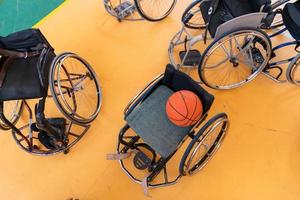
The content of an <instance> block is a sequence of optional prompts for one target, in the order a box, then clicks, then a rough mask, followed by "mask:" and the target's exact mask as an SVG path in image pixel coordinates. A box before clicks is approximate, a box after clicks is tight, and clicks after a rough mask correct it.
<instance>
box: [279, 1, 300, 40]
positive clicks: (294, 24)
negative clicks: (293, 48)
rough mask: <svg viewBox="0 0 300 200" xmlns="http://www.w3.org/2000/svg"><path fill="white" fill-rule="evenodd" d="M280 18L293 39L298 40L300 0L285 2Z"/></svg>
mask: <svg viewBox="0 0 300 200" xmlns="http://www.w3.org/2000/svg"><path fill="white" fill-rule="evenodd" d="M282 19H283V22H284V24H285V26H286V28H287V29H288V30H289V32H290V34H291V35H292V36H293V37H294V38H295V40H298V41H300V1H297V2H295V3H288V4H286V5H285V7H284V9H283V12H282Z"/></svg>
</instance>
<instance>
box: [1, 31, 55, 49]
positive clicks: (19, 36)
mask: <svg viewBox="0 0 300 200" xmlns="http://www.w3.org/2000/svg"><path fill="white" fill-rule="evenodd" d="M38 44H46V45H47V46H48V47H51V45H50V44H49V42H48V41H47V39H46V38H45V37H44V36H43V34H42V33H41V31H40V30H39V29H26V30H22V31H18V32H15V33H12V34H10V35H8V36H6V37H1V36H0V48H4V49H8V50H17V51H25V50H27V51H28V50H31V48H34V47H36V46H37V45H38ZM51 48H52V47H51Z"/></svg>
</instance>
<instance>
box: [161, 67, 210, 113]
mask: <svg viewBox="0 0 300 200" xmlns="http://www.w3.org/2000/svg"><path fill="white" fill-rule="evenodd" d="M162 83H163V84H164V85H166V86H167V87H169V88H170V89H172V90H173V91H174V92H176V91H179V90H190V91H192V92H194V93H195V94H197V96H198V97H199V98H200V99H201V101H202V105H203V114H205V113H206V112H208V111H209V109H210V107H211V105H212V104H213V102H214V96H213V95H211V94H210V93H208V92H207V91H206V90H204V89H203V88H202V87H201V86H200V85H199V84H198V83H197V82H195V81H194V80H193V79H192V78H191V77H189V76H188V75H187V74H185V73H183V72H181V71H178V70H176V69H175V68H174V67H173V66H172V65H170V64H168V65H167V68H166V71H165V74H164V78H163V80H162Z"/></svg>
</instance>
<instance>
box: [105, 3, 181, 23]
mask: <svg viewBox="0 0 300 200" xmlns="http://www.w3.org/2000/svg"><path fill="white" fill-rule="evenodd" d="M103 3H104V7H105V9H106V11H107V12H108V13H109V14H110V15H112V16H113V17H115V18H117V19H118V21H120V22H121V21H122V20H129V21H138V20H144V19H146V20H148V21H152V22H156V21H160V20H163V19H164V18H166V17H167V16H168V15H169V14H170V13H171V12H172V10H173V9H174V7H175V5H176V0H156V1H155V3H154V2H152V1H149V0H134V1H131V0H120V1H114V0H103Z"/></svg>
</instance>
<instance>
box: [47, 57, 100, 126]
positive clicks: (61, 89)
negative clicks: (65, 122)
mask: <svg viewBox="0 0 300 200" xmlns="http://www.w3.org/2000/svg"><path fill="white" fill-rule="evenodd" d="M67 59H69V60H72V62H71V61H68V63H69V64H70V63H72V64H70V65H69V64H68V63H67ZM74 63H75V64H76V63H77V64H80V66H81V67H82V66H83V70H84V72H81V71H80V72H78V70H80V67H78V66H76V67H75V68H74V65H75V64H74ZM70 70H74V71H70ZM86 80H87V81H90V82H89V83H85V82H84V81H86ZM75 81H78V82H75ZM49 85H50V91H51V94H52V97H53V99H54V102H55V104H56V105H57V107H58V108H59V110H60V111H61V112H62V114H64V115H65V117H67V118H68V119H69V120H70V121H72V122H75V123H78V124H89V123H90V122H92V121H93V120H94V119H95V118H96V117H97V115H98V114H99V112H100V108H101V104H102V92H101V88H100V84H99V81H98V78H97V75H96V73H95V72H94V70H93V69H92V67H91V66H90V65H89V64H88V62H87V61H85V60H84V59H83V58H81V57H80V56H78V55H76V54H74V53H69V52H67V53H62V54H60V55H58V56H56V58H55V59H54V60H53V62H52V65H51V68H50V73H49ZM88 86H89V87H90V88H91V89H92V90H93V91H88V93H87V94H85V93H83V92H84V90H86V88H87V87H88ZM88 89H89V88H88ZM76 95H77V97H76ZM89 97H90V98H89ZM87 98H89V99H87ZM92 101H93V104H92ZM78 102H81V103H82V105H78ZM87 109H89V111H90V112H88V113H86V110H87Z"/></svg>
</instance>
